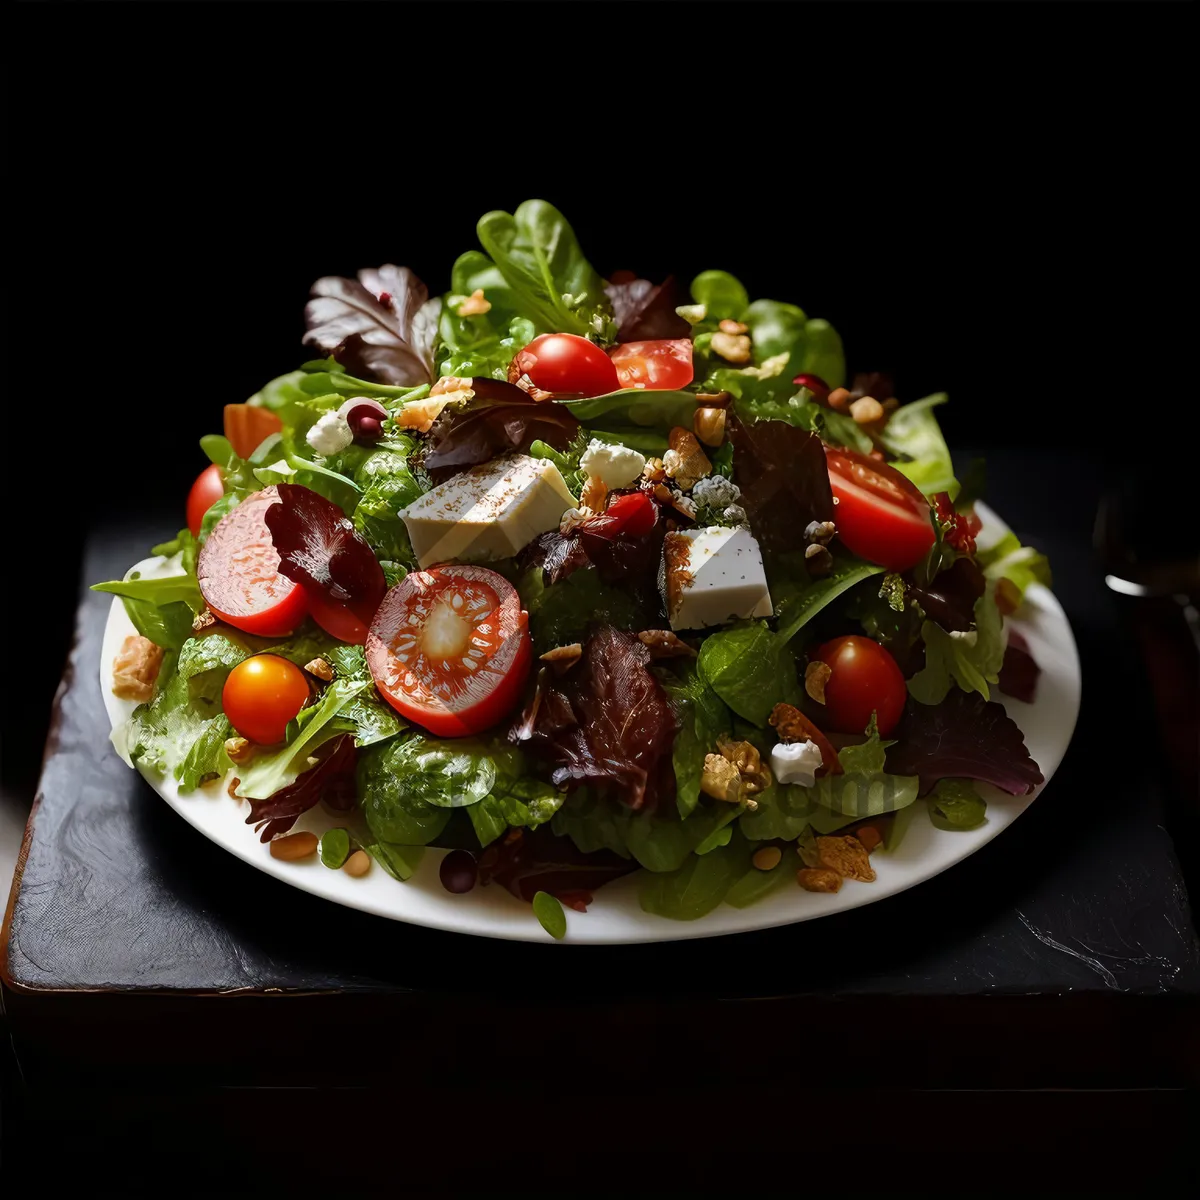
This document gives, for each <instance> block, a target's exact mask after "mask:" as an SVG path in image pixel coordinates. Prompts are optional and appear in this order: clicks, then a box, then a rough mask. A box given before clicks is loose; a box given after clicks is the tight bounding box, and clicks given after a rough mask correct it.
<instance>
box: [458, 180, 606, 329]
mask: <svg viewBox="0 0 1200 1200" xmlns="http://www.w3.org/2000/svg"><path fill="white" fill-rule="evenodd" d="M478 233H479V240H480V242H482V243H483V248H484V249H485V250H486V251H487V252H488V254H489V255H490V256H491V258H492V260H493V262H495V264H496V266H497V267H498V268H499V269H500V273H501V274H502V275H503V276H504V278H505V280H506V281H507V282H508V285H509V287H510V288H511V289H512V293H513V299H514V301H515V303H516V304H517V306H518V308H519V309H520V311H521V313H522V315H524V316H527V317H529V318H531V319H532V320H533V322H534V323H535V324H536V325H538V326H539V327H540V328H542V329H547V330H558V331H560V332H563V333H574V334H580V335H582V334H587V333H602V332H604V327H605V325H606V322H607V318H608V317H609V314H610V311H611V310H610V306H609V302H608V297H607V296H606V295H605V294H604V280H603V279H602V278H601V277H600V275H599V274H598V273H597V272H596V270H595V268H593V266H592V265H591V263H589V262H588V260H587V259H586V258H585V257H584V254H583V251H582V249H580V246H579V242H578V241H577V240H576V238H575V234H574V231H573V230H572V229H571V226H570V225H569V224H568V223H567V220H566V218H565V217H564V216H563V215H562V213H560V212H559V211H558V209H556V208H555V207H554V206H553V205H552V204H548V203H547V202H546V201H545V200H526V201H525V203H524V204H522V205H521V206H520V207H519V208H518V209H517V211H516V212H515V213H514V214H511V215H510V214H509V213H506V212H490V213H486V214H485V215H484V216H483V217H481V218H480V220H479V226H478Z"/></svg>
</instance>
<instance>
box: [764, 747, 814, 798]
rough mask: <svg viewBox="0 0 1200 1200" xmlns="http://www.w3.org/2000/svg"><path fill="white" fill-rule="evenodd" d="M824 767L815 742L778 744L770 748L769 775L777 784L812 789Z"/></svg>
mask: <svg viewBox="0 0 1200 1200" xmlns="http://www.w3.org/2000/svg"><path fill="white" fill-rule="evenodd" d="M824 765H825V761H824V759H823V758H822V757H821V747H820V746H818V745H817V743H816V742H788V743H784V742H780V743H779V745H777V746H773V747H772V748H771V774H772V775H774V776H775V779H776V782H778V783H798V784H799V785H800V786H801V787H812V785H813V784H814V783H816V781H817V772H818V771H819V770H820V769H821V768H822V767H823V766H824Z"/></svg>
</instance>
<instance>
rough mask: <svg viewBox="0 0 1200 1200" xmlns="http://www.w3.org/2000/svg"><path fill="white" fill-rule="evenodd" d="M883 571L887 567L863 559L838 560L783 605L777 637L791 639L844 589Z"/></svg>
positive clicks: (780, 608) (844, 590)
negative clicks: (825, 573)
mask: <svg viewBox="0 0 1200 1200" xmlns="http://www.w3.org/2000/svg"><path fill="white" fill-rule="evenodd" d="M881 574H883V567H877V566H875V565H874V564H873V563H866V562H863V561H862V560H861V559H857V558H841V557H838V558H836V559H835V560H834V564H833V567H832V569H831V570H830V572H829V574H828V575H825V576H823V577H822V578H820V579H814V580H812V581H811V582H810V583H809V584H808V585H807V586H806V587H804V588H803V590H801V591H800V592H798V593H797V594H796V595H794V596H792V597H790V598H789V599H788V600H786V601H784V603H782V604H781V605H780V606H779V611H778V621H777V623H776V629H775V633H776V637H778V638H779V639H780V640H781V641H784V642H788V641H791V639H792V638H794V637H795V636H796V634H797V633H799V632H800V630H801V629H803V628H804V626H805V625H807V624H808V622H809V621H811V620H812V619H813V617H815V616H816V615H817V613H819V612H820V611H821V610H822V609H823V608H825V607H826V605H829V604H832V603H833V601H834V600H836V599H837V598H838V597H839V596H840V595H842V593H843V592H847V591H849V590H850V588H852V587H854V585H855V584H857V583H861V582H862V581H863V580H864V579H870V578H871V576H872V575H881Z"/></svg>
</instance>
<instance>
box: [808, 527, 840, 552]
mask: <svg viewBox="0 0 1200 1200" xmlns="http://www.w3.org/2000/svg"><path fill="white" fill-rule="evenodd" d="M836 533H837V526H836V525H835V524H834V523H833V522H832V521H809V523H808V524H807V525H805V527H804V540H805V541H806V542H820V543H821V545H822V546H827V545H828V544H829V543H830V542H831V541H832V540H833V537H834V534H836Z"/></svg>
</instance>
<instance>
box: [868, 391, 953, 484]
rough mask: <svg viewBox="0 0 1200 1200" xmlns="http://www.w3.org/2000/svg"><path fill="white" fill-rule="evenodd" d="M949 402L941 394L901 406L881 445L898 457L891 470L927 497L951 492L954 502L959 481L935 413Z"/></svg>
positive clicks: (882, 435) (884, 433)
mask: <svg viewBox="0 0 1200 1200" xmlns="http://www.w3.org/2000/svg"><path fill="white" fill-rule="evenodd" d="M948 399H949V396H947V395H946V394H945V392H939V393H937V395H934V396H926V397H925V399H924V400H914V401H913V402H912V403H911V404H902V405H901V406H900V407H899V408H898V409H896V411H895V412H894V413H892V415H891V417H890V418H889V419H888V423H887V425H886V426H885V427H884V429H883V432H882V433H881V434H880V441H882V442H883V444H884V447H885V448H886V449H888V450H890V451H891V452H892V453H893V454H895V455H896V456H897V461H895V462H894V463H892V466H894V467H895V468H896V470H897V471H900V472H901V473H902V474H904V475H907V476H908V478H909V479H911V480H912V481H913V483H915V484H916V485H917V487H919V488H920V489H921V491H922V492H924V493H925V495H927V496H932V495H933V494H934V493H935V492H948V493H949V494H950V499H951V500H953V499H954V497H955V496H956V495H957V494H958V480H957V479H955V477H954V465H953V463H951V461H950V448H949V447H948V446H947V445H946V439H945V438H944V437H943V436H942V431H941V429H940V427H939V426H938V420H937V417H936V415H935V414H934V411H933V410H934V409H935V408H936V407H937V406H938V405H939V404H945V403H946V401H947V400H948Z"/></svg>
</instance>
